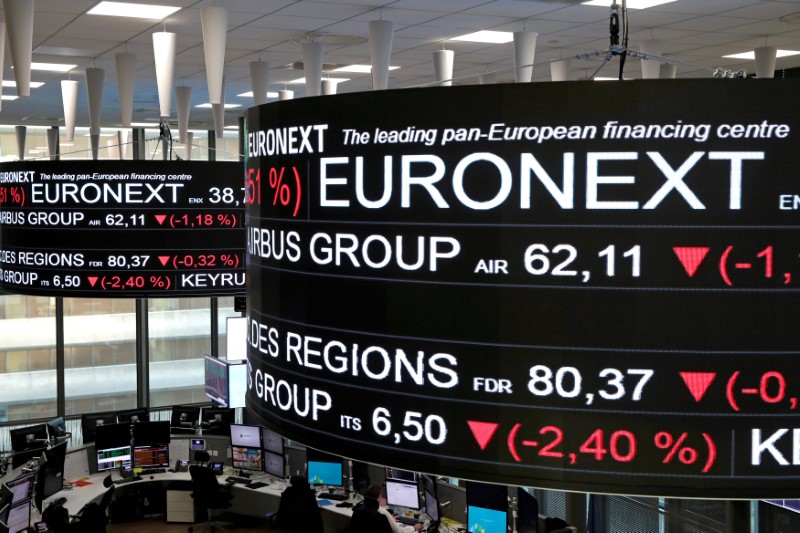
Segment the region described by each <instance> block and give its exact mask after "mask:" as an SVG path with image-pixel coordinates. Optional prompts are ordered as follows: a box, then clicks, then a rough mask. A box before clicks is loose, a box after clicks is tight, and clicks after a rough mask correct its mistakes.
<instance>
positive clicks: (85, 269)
mask: <svg viewBox="0 0 800 533" xmlns="http://www.w3.org/2000/svg"><path fill="white" fill-rule="evenodd" d="M242 185H243V180H242V169H241V166H240V164H239V163H223V162H206V161H194V162H192V161H180V162H176V161H36V162H14V163H3V164H2V165H0V289H3V290H5V291H7V292H11V293H15V294H29V295H46V296H74V297H92V296H94V297H104V298H121V297H128V298H141V297H170V296H201V295H202V296H207V295H232V294H242V293H243V292H244V290H245V263H244V262H245V257H244V243H245V235H244V220H243V218H244V203H243V188H242Z"/></svg>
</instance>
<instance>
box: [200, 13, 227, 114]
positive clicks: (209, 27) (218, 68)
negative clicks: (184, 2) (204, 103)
mask: <svg viewBox="0 0 800 533" xmlns="http://www.w3.org/2000/svg"><path fill="white" fill-rule="evenodd" d="M200 25H201V26H202V27H203V50H204V52H205V58H206V81H207V82H208V101H209V102H211V103H212V104H219V103H220V102H221V101H222V72H223V69H224V67H225V42H226V40H227V37H228V10H227V9H225V8H224V7H214V6H205V7H201V8H200Z"/></svg>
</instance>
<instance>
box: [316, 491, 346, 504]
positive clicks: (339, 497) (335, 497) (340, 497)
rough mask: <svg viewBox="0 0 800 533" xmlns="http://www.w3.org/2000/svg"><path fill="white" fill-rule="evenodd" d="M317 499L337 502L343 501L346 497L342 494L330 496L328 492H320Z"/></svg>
mask: <svg viewBox="0 0 800 533" xmlns="http://www.w3.org/2000/svg"><path fill="white" fill-rule="evenodd" d="M317 498H325V499H326V500H336V501H338V502H343V501H345V500H346V499H347V498H348V497H347V496H345V495H344V494H332V493H330V492H320V493H319V494H317Z"/></svg>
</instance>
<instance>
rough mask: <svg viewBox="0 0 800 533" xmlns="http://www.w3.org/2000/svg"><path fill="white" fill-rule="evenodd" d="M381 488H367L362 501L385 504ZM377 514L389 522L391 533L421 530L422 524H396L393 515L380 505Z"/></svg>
mask: <svg viewBox="0 0 800 533" xmlns="http://www.w3.org/2000/svg"><path fill="white" fill-rule="evenodd" d="M382 491H383V488H382V487H381V486H380V485H371V486H369V487H368V488H367V491H366V492H365V493H364V500H365V501H366V499H367V498H373V499H375V500H378V501H379V502H380V503H381V504H383V503H385V501H386V500H385V499H383V498H381V492H382ZM378 512H379V513H381V514H382V515H384V516H385V517H386V519H387V520H388V521H389V526H390V527H391V528H392V533H413V532H414V531H419V530H421V529H422V524H420V523H417V524H414V525H413V526H406V525H403V524H400V523H398V522H397V520H395V519H394V515H393V514H392V513H391V511H389V509H387V508H386V506H385V505H380V506H379V507H378Z"/></svg>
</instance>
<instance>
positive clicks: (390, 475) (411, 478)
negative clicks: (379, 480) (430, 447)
mask: <svg viewBox="0 0 800 533" xmlns="http://www.w3.org/2000/svg"><path fill="white" fill-rule="evenodd" d="M386 479H396V480H397V481H408V482H409V483H416V482H417V473H416V472H411V471H409V470H400V469H399V468H389V467H386Z"/></svg>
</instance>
